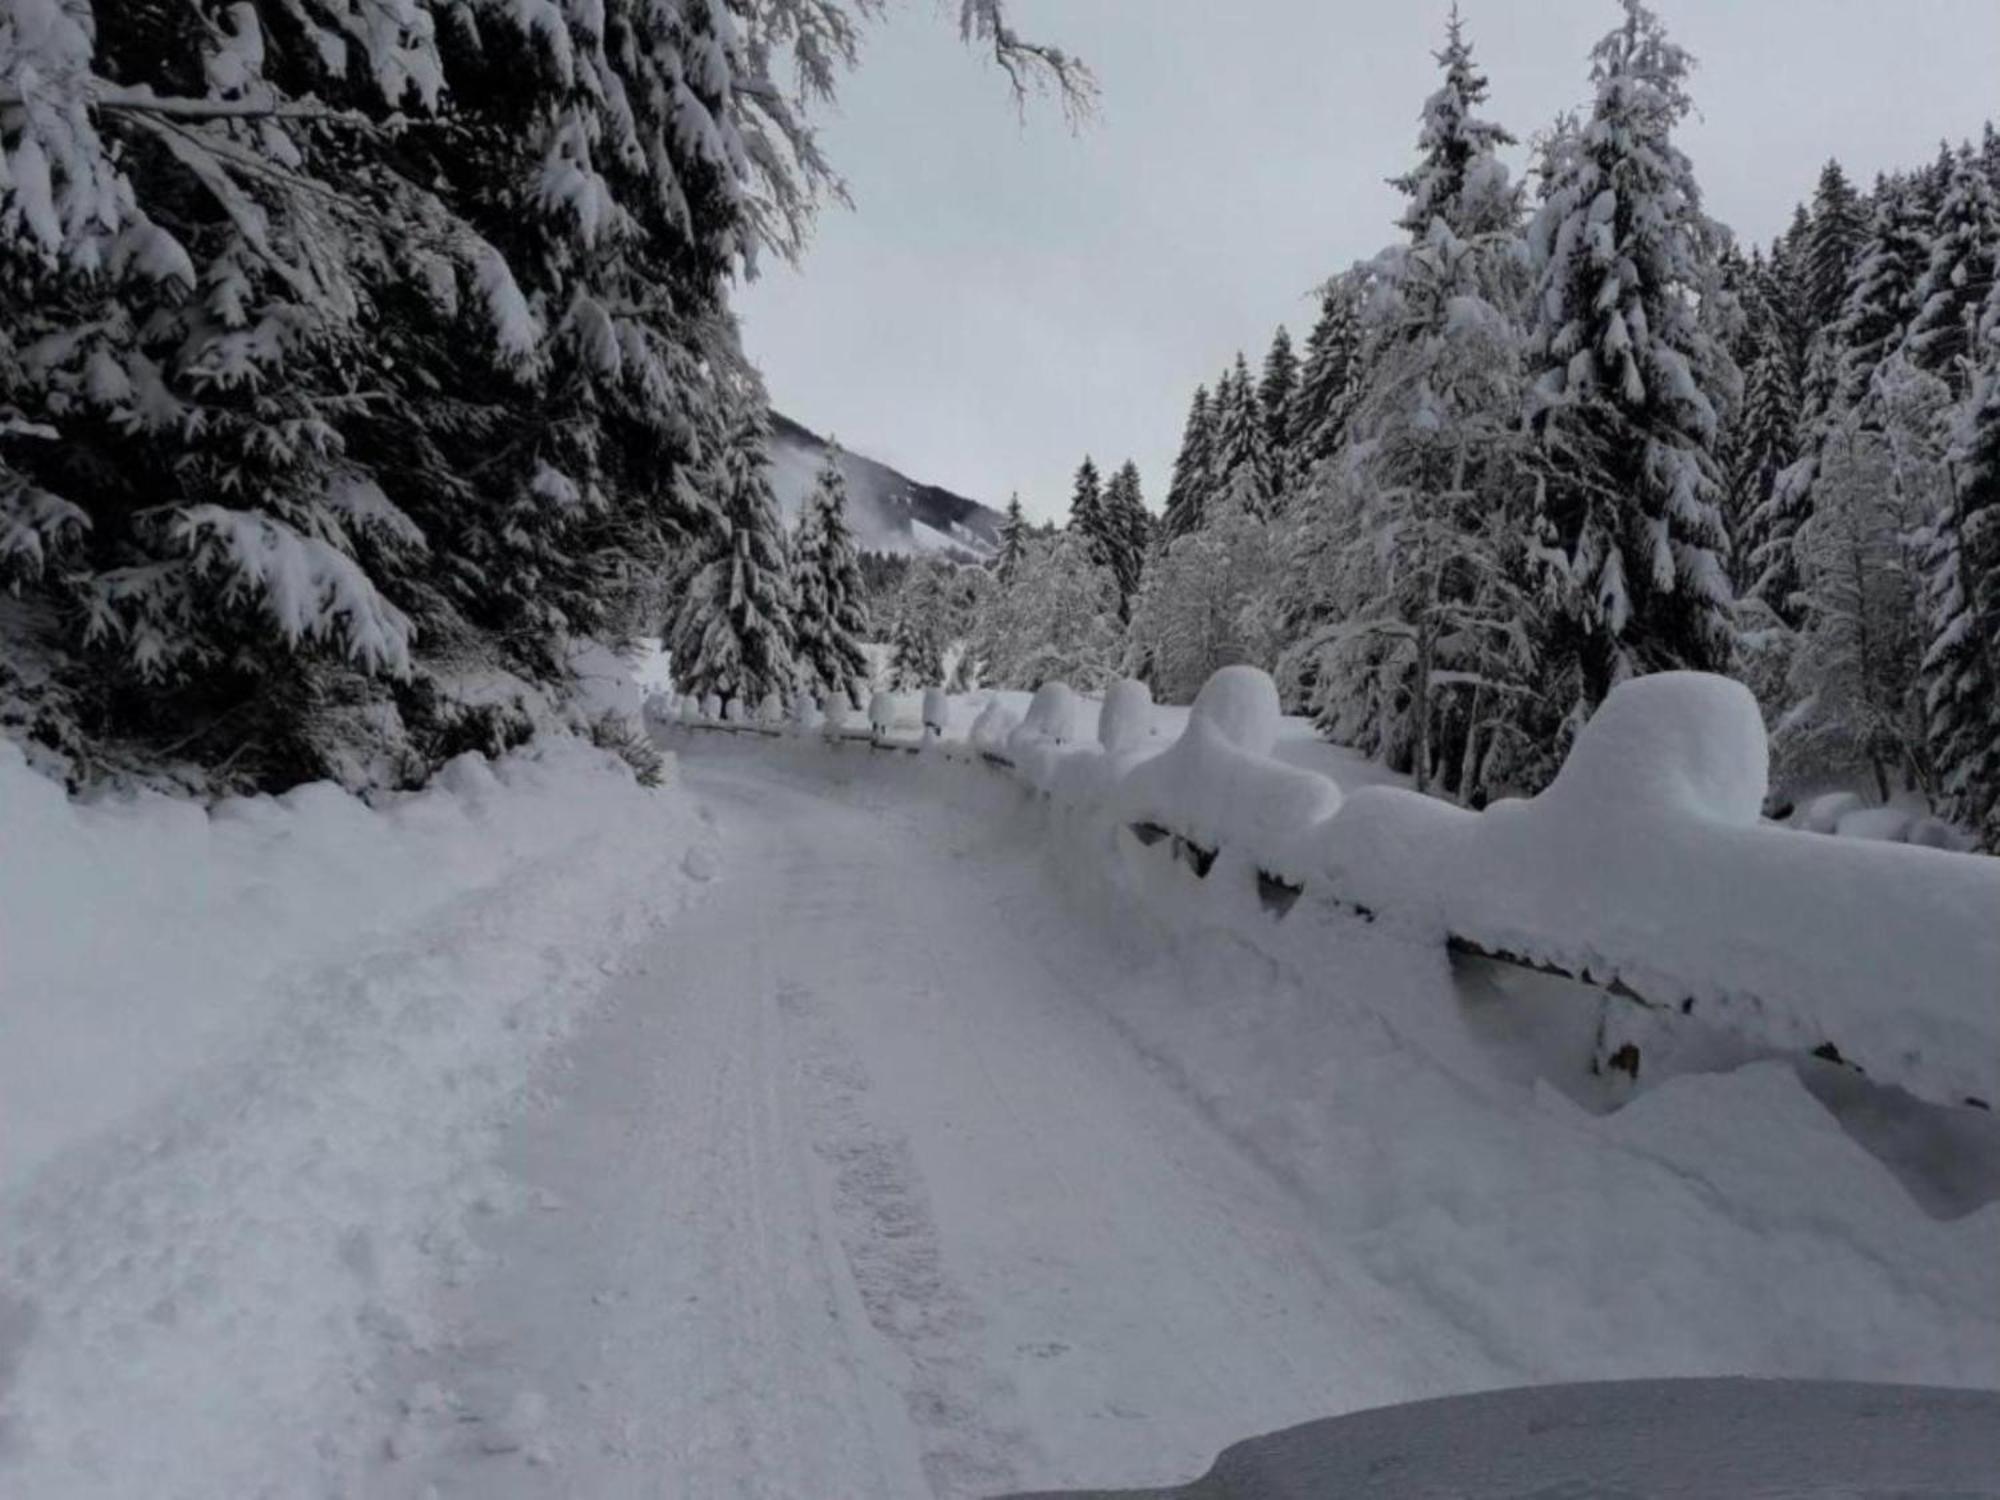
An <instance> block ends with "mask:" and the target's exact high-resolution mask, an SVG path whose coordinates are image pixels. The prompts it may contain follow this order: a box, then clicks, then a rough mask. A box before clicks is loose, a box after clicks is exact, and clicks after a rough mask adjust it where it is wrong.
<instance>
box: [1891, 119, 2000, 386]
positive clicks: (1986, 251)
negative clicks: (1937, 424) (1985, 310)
mask: <svg viewBox="0 0 2000 1500" xmlns="http://www.w3.org/2000/svg"><path fill="white" fill-rule="evenodd" d="M1996 265H2000V190H1996V189H1995V188H1994V186H1993V182H1992V179H1991V178H1990V177H1988V175H1987V173H1986V170H1985V167H1984V164H1983V163H1982V162H1981V161H1980V159H1979V158H1978V157H1977V156H1976V155H1974V154H1973V152H1972V151H1971V150H1970V148H1967V149H1965V150H1962V151H1960V152H1958V153H1957V155H1956V156H1955V157H1954V158H1953V160H1952V166H1951V177H1950V181H1949V182H1948V183H1947V185H1946V187H1945V192H1944V199H1943V201H1942V202H1941V203H1940V204H1939V205H1938V209H1937V215H1936V218H1935V220H1934V221H1933V223H1932V225H1931V235H1930V258H1929V261H1928V263H1927V264H1926V266H1925V267H1924V272H1923V276H1922V278H1921V279H1920V280H1919V281H1918V283H1917V289H1916V299H1917V314H1916V317H1915V319H1914V320H1913V321H1912V322H1911V324H1910V332H1909V346H1910V355H1911V357H1912V358H1913V359H1914V360H1916V362H1917V363H1918V365H1919V366H1921V367H1922V368H1923V369H1926V370H1930V371H1933V372H1935V373H1936V374H1938V375H1941V376H1943V377H1944V379H1945V380H1946V381H1948V382H1949V383H1950V384H1951V387H1952V389H1953V391H1954V392H1957V393H1960V394H1963V393H1964V392H1965V391H1966V389H1967V388H1968V384H1969V381H1970V378H1971V360H1972V355H1973V344H1972V336H1973V328H1974V324H1975V322H1976V321H1977V319H1978V316H1979V312H1980V309H1981V308H1982V307H1984V306H1985V303H1986V298H1987V295H1988V294H1989V293H1990V292H1991V291H1992V289H1993V285H1994V273H1995V268H1996Z"/></svg>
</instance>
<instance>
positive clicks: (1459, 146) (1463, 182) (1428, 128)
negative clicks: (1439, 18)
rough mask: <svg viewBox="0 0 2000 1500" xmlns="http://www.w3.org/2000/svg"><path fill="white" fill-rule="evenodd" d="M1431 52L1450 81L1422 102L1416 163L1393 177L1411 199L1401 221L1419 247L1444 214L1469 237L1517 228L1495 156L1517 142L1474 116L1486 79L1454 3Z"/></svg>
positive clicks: (1514, 199) (1515, 195)
mask: <svg viewBox="0 0 2000 1500" xmlns="http://www.w3.org/2000/svg"><path fill="white" fill-rule="evenodd" d="M1433 56H1435V57H1436V59H1437V64H1438V66H1439V67H1440V68H1442V69H1443V70H1444V81H1443V82H1442V83H1440V84H1439V85H1438V87H1437V89H1436V91H1435V92H1433V93H1432V94H1431V96H1430V97H1429V98H1428V99H1426V100H1425V101H1424V108H1423V115H1422V120H1423V127H1422V130H1421V131H1420V133H1419V134H1418V137H1417V151H1418V162H1417V165H1416V166H1415V167H1413V168H1412V169H1411V170H1410V171H1408V172H1406V173H1404V174H1403V175H1402V176H1401V177H1397V178H1395V179H1393V183H1392V185H1393V186H1394V187H1396V188H1397V189H1398V190H1399V191H1401V192H1402V193H1403V194H1404V195H1405V196H1406V197H1408V199H1409V200H1410V201H1409V203H1408V204H1407V205H1405V207H1404V209H1403V213H1402V217H1400V218H1399V219H1398V220H1397V221H1396V223H1397V225H1398V226H1399V227H1400V228H1402V229H1404V230H1406V231H1408V233H1409V236H1410V240H1411V242H1412V243H1413V244H1414V243H1421V242H1422V241H1423V240H1424V239H1425V237H1426V236H1427V235H1428V234H1429V233H1430V227H1431V221H1432V220H1434V219H1443V220H1444V221H1445V223H1447V224H1448V225H1450V226H1451V230H1452V232H1453V233H1454V234H1455V235H1457V236H1458V237H1459V238H1460V239H1466V240H1469V239H1472V238H1474V237H1476V236H1478V235H1482V234H1488V233H1492V232H1495V231H1504V230H1509V229H1512V228H1513V227H1514V226H1515V223H1516V221H1517V220H1518V218H1519V216H1520V193H1519V190H1518V189H1517V188H1516V187H1515V186H1514V185H1513V184H1512V183H1510V182H1509V181H1508V180H1507V171H1506V168H1505V167H1504V166H1502V165H1501V163H1500V159H1499V156H1498V155H1497V153H1498V152H1499V150H1500V149H1501V148H1502V147H1503V146H1511V145H1513V144H1514V137H1513V136H1511V135H1509V134H1508V133H1507V132H1506V131H1505V130H1503V129H1501V128H1500V126H1498V125H1495V124H1493V123H1492V122H1491V121H1488V120H1482V119H1480V118H1479V117H1478V115H1477V114H1475V113H1474V111H1475V110H1476V109H1477V107H1478V106H1479V105H1481V104H1483V103H1485V102H1486V78H1485V76H1484V75H1483V74H1482V73H1480V71H1479V69H1478V68H1477V67H1476V66H1475V65H1474V64H1473V61H1472V47H1471V45H1470V44H1469V43H1468V42H1467V41H1466V39H1465V26H1464V23H1463V22H1462V21H1460V19H1459V15H1458V6H1457V5H1456V3H1454V4H1453V6H1452V8H1451V19H1450V20H1449V21H1448V22H1447V23H1446V31H1445V45H1444V47H1443V49H1442V50H1441V51H1439V52H1437V53H1434V54H1433Z"/></svg>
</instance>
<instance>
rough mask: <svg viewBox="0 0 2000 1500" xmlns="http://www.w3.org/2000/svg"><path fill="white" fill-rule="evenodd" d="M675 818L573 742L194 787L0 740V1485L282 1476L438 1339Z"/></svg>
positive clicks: (611, 762) (55, 1488)
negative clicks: (121, 794) (100, 789)
mask: <svg viewBox="0 0 2000 1500" xmlns="http://www.w3.org/2000/svg"><path fill="white" fill-rule="evenodd" d="M697 828H698V825H697V824H696V823H695V821H694V819H693V818H692V817H691V816H689V815H688V814H687V812H686V811H685V808H684V805H683V803H682V802H681V800H680V798H679V796H678V794H677V793H675V792H674V791H673V790H672V789H671V780H670V785H669V788H668V789H667V790H664V791H660V792H648V791H645V790H643V789H641V788H640V787H639V786H637V785H636V784H635V783H634V781H633V780H632V777H631V774H630V772H629V771H628V770H627V769H626V768H625V767H624V766H623V765H622V764H621V763H620V762H618V761H617V760H616V759H615V758H614V757H613V756H611V755H609V754H607V753H605V752H602V751H599V750H595V749H593V748H591V747H589V746H588V745H585V744H583V743H581V742H578V741H573V740H556V741H552V742H545V743H542V744H541V745H539V746H538V747H537V748H535V749H533V750H530V751H524V752H521V753H517V754H514V755H511V756H508V757H506V758H505V759H502V760H500V761H498V762H495V763H488V762H487V761H485V760H484V759H482V758H480V757H478V756H475V755H466V756H461V757H459V758H458V759H457V760H454V761H452V762H450V763H449V764H448V765H446V766H445V767H444V768H443V769H442V770H441V771H440V773H439V775H438V777H437V779H436V783H435V784H434V785H433V786H432V787H430V788H428V789H426V790H425V791H422V792H420V793H415V794H410V795H405V796H400V797H390V798H386V799H383V800H382V801H381V802H380V803H379V804H378V805H377V806H375V807H372V808H371V807H370V806H368V805H366V804H364V803H362V802H361V801H359V800H357V799H356V798H354V797H352V796H350V795H348V794H346V793H344V792H342V791H340V790H339V789H338V788H336V787H334V786H332V785H331V784H328V783H319V784H314V785H309V786H302V787H299V788H297V789H295V790H293V791H291V792H289V793H287V794H285V795H284V796H282V797H277V798H271V797H248V798H241V799H236V800H230V801H224V802H221V803H218V804H216V805H215V807H214V808H213V809H210V810H206V811H205V810H203V809H202V808H200V807H198V806H195V805H193V804H191V803H188V802H185V801H176V800H167V799H164V798H159V797H140V798H137V799H135V800H129V801H105V802H101V803H96V804H87V805H86V804H78V803H75V802H72V801H70V800H69V799H67V798H66V797H65V796H64V794H63V792H62V790H61V789H60V788H59V787H57V786H55V785H54V784H52V783H50V782H49V781H47V780H45V779H43V778H42V777H40V776H38V775H36V774H34V773H33V772H31V771H30V770H29V769H28V767H27V766H26V764H25V763H24V761H23V759H22V756H21V753H20V751H19V750H18V749H17V748H16V747H15V746H14V745H13V744H12V743H11V742H6V741H0V850H4V851H5V857H4V858H0V1344H4V1345H5V1346H6V1348H5V1357H4V1358H0V1366H8V1365H11V1366H12V1382H11V1384H9V1385H8V1386H7V1389H6V1393H5V1394H6V1408H7V1419H6V1422H5V1424H4V1425H5V1428H6V1434H5V1438H4V1440H0V1490H4V1491H6V1492H7V1493H9V1494H22V1495H29V1494H36V1495H55V1494H81V1493H89V1494H158V1495H168V1494H216V1495H221V1494H252V1493H266V1492H275V1491H276V1490H277V1489H279V1488H282V1487H283V1483H287V1482H289V1481H290V1480H291V1479H293V1478H296V1474H297V1470H296V1467H295V1465H296V1460H297V1456H298V1455H299V1454H301V1453H309V1452H311V1451H313V1449H314V1447H315V1445H317V1444H319V1443H322V1442H324V1441H331V1440H333V1439H332V1438H331V1437H330V1435H331V1434H335V1433H337V1432H338V1431H339V1430H340V1424H341V1422H342V1419H343V1413H344V1412H346V1411H347V1410H348V1405H347V1403H351V1402H354V1401H359V1400H362V1399H364V1395H363V1394H362V1393H361V1385H360V1382H361V1381H362V1378H363V1377H364V1376H365V1375H366V1373H367V1371H368V1370H369V1369H370V1368H372V1366H373V1364H374V1362H375V1361H376V1360H377V1359H378V1358H380V1357H381V1354H382V1351H383V1348H384V1341H387V1343H388V1345H389V1346H391V1347H393V1346H394V1345H396V1344H397V1343H399V1342H402V1341H407V1340H413V1339H418V1338H421V1337H424V1336H425V1335H424V1333H423V1331H422V1328H421V1320H422V1318H423V1316H424V1313H423V1311H422V1309H423V1307H424V1306H425V1305H426V1304H425V1300H424V1297H423V1289H424V1288H426V1287H428V1286H430V1285H432V1284H433V1283H434V1282H435V1280H436V1279H437V1278H438V1277H439V1276H440V1275H441V1274H447V1273H448V1272H449V1271H450V1268H451V1266H452V1264H453V1263H454V1258H456V1257H461V1256H462V1255H463V1254H465V1253H466V1243H465V1240H464V1238H463V1232H462V1224H461V1221H462V1219H463V1218H464V1216H465V1214H466V1211H467V1208H468V1205H469V1204H470V1203H471V1202H472V1201H473V1200H474V1199H476V1198H477V1197H478V1196H479V1195H480V1194H481V1193H482V1192H484V1191H486V1190H487V1189H486V1188H485V1187H484V1186H483V1172H484V1169H483V1168H482V1167H480V1166H479V1163H481V1162H483V1160H484V1159H485V1156H486V1154H487V1151H488V1149H489V1146H490V1141H489V1140H488V1138H487V1135H486V1131H487V1129H488V1128H489V1127H490V1124H491V1122H492V1121H493V1120H495V1119H496V1118H498V1117H499V1115H500V1114H501V1113H502V1112H503V1111H504V1110H505V1109H506V1108H508V1107H509V1104H510V1101H511V1100H512V1099H513V1097H514V1096H515V1095H516V1094H517V1093H518V1091H519V1090H520V1089H521V1088H522V1087H523V1086H524V1084H525V1083H526V1080H527V1078H528V1074H529V1070H530V1068H531V1067H532V1066H533V1063H534V1061H535V1059H536V1057H537V1056H538V1055H539V1054H540V1052H541V1050H542V1049H543V1048H544V1047H546V1046H547V1045H548V1044H549V1042H550V1041H551V1040H552V1039H553V1038H554V1037H556V1036H558V1035H560V1034H561V1033H562V1032H563V1031H564V1030H565V1029H566V1028H567V1027H568V1026H569V1024H570V1023H571V1022H572V1020H573V1019H574V1018H575V1017H576V1016H577V1015H579V1014H580V1013H581V1012H582V1010H583V1009H584V1008H585V1007H587V1006H588V1005H589V1004H590V1003H591V1001H592V1000H593V999H594V997H595V996H596V995H597V994H598V993H599V991H600V989H601V987H602V986H603V984H604V974H603V971H602V970H601V969H600V967H599V966H600V964H601V963H604V962H606V961H607V960H608V958H609V956H610V955H613V954H616V953H620V952H623V951H625V950H626V949H627V948H629V947H630V945H631V944H632V942H633V941H634V940H635V938H636V936H637V929H643V928H647V927H650V926H652V925H653V924H654V923H656V922H657V921H660V920H663V917H664V913H665V912H666V911H670V910H671V907H672V903H673V901H674V897H673V895H672V894H671V893H672V892H674V891H675V890H676V889H677V888H682V887H683V882H682V879H681V876H680V875H679V873H678V861H679V860H680V857H681V855H682V853H683V852H684V850H685V849H686V848H687V847H688V845H689V843H690V842H691V840H692V839H693V838H694V836H695V833H696V831H697ZM114 1419H115V1421H116V1426H115V1428H114V1427H107V1426H103V1425H98V1426H93V1425H92V1423H93V1422H97V1423H103V1422H106V1421H110V1420H114ZM73 1464H74V1465H77V1466H78V1467H75V1468H72V1467H71V1465H73ZM288 1464H289V1465H293V1467H289V1468H288V1467H287V1465H288Z"/></svg>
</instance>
